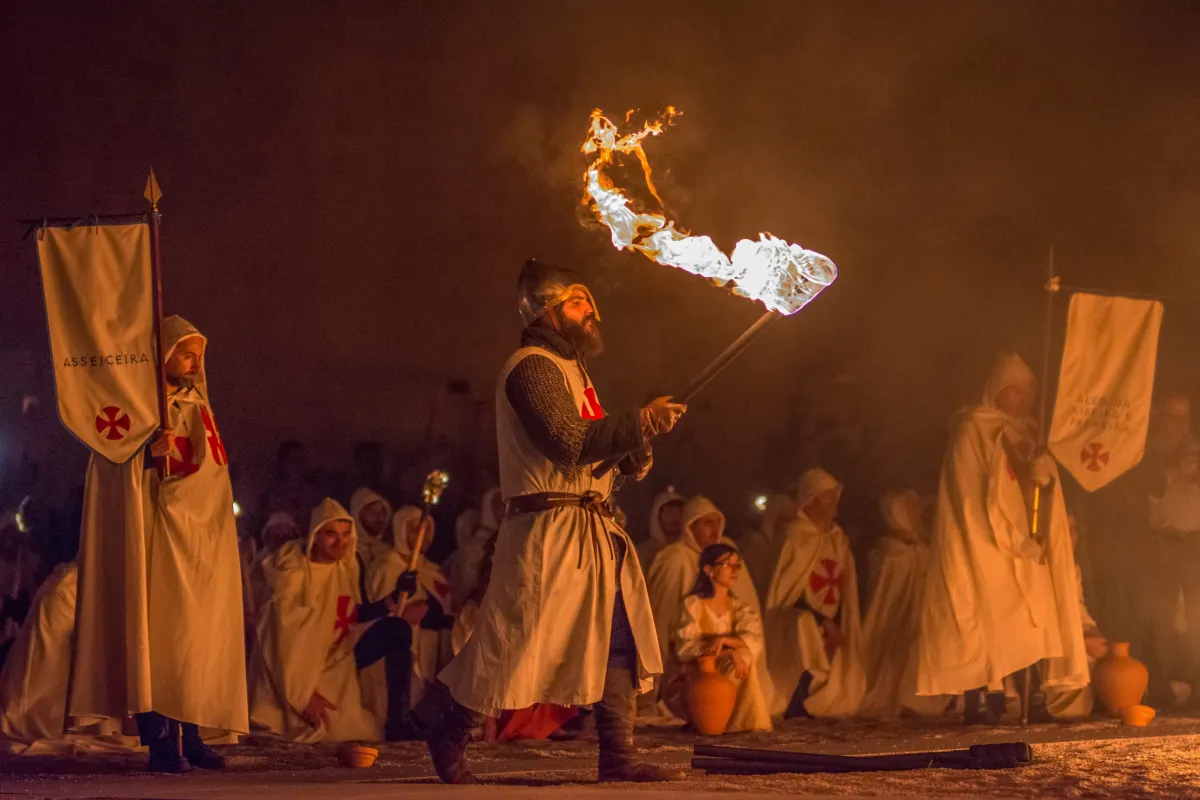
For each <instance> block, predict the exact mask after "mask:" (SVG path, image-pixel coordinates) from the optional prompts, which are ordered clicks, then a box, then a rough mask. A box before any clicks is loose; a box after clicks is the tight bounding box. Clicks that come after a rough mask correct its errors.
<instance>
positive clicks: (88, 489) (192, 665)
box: [68, 317, 249, 738]
mask: <svg viewBox="0 0 1200 800" xmlns="http://www.w3.org/2000/svg"><path fill="white" fill-rule="evenodd" d="M163 334H164V337H165V340H166V346H167V351H166V353H165V354H164V358H169V357H170V355H171V352H172V351H173V350H174V348H175V345H176V344H177V343H178V342H179V341H181V340H182V339H185V338H191V337H195V336H199V335H200V334H199V333H198V332H197V331H196V329H195V328H194V327H192V326H191V325H190V324H188V323H187V322H185V321H183V320H181V319H180V318H178V317H168V318H166V319H165V320H163ZM205 358H207V353H205ZM168 414H169V417H168V419H169V422H170V428H171V430H172V431H173V432H174V433H175V436H176V440H175V447H174V450H173V451H172V453H171V455H170V457H169V458H168V459H166V460H165V461H166V464H156V463H155V461H157V460H154V459H150V458H149V457H148V452H149V451H148V450H143V451H141V452H139V453H137V454H136V455H134V456H133V457H132V458H131V459H130V460H129V461H127V462H125V463H124V464H114V463H113V462H111V461H109V460H107V459H106V458H104V457H103V456H98V455H95V454H93V455H92V458H91V461H90V462H89V463H88V472H87V481H86V484H85V487H84V504H83V527H82V531H81V539H80V548H79V596H78V602H79V610H78V626H77V648H76V657H75V663H74V664H73V665H72V670H71V674H72V679H71V684H70V685H71V694H70V698H69V699H68V706H69V712H70V715H71V717H72V718H73V722H72V727H73V728H74V727H78V726H87V725H91V724H93V723H95V722H97V721H99V720H102V719H115V720H118V721H120V720H123V719H124V718H125V717H127V716H129V715H131V714H137V713H141V712H145V711H157V712H158V713H160V714H163V715H164V716H167V717H170V718H171V719H176V720H180V721H182V722H190V723H194V724H196V725H199V726H200V727H201V728H202V729H205V730H204V731H203V734H204V735H205V738H211V737H213V736H224V735H226V734H229V733H247V732H248V731H249V724H248V720H247V714H246V710H247V702H246V661H245V655H244V654H245V643H244V639H243V631H244V630H245V628H244V626H243V606H242V580H241V563H240V560H239V554H238V541H237V526H236V521H235V519H234V516H233V489H232V487H231V485H230V483H229V466H228V457H227V455H226V452H225V446H224V444H223V443H222V442H221V436H220V433H219V432H218V430H217V426H216V423H215V421H214V417H213V414H212V409H211V408H210V407H209V404H208V387H207V382H206V381H205V379H204V372H203V370H201V372H200V374H199V376H198V380H197V381H196V383H195V386H194V387H193V388H190V389H184V390H182V391H180V392H178V393H176V394H174V395H172V396H171V397H170V399H169V400H168ZM164 467H166V469H165V470H164V469H163V468H164Z"/></svg>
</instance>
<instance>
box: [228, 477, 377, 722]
mask: <svg viewBox="0 0 1200 800" xmlns="http://www.w3.org/2000/svg"><path fill="white" fill-rule="evenodd" d="M335 520H346V521H348V522H350V523H351V525H354V520H353V517H351V516H350V514H349V513H348V512H347V511H346V510H345V509H344V508H342V506H341V505H340V504H338V503H337V502H335V501H333V500H329V499H326V500H325V501H324V502H322V503H321V504H320V505H319V506H317V508H316V509H314V510H313V518H312V526H311V527H310V528H309V532H308V537H307V539H306V540H305V541H303V542H301V541H299V540H293V541H290V542H288V543H287V544H285V545H284V546H283V547H281V548H280V549H279V552H277V553H273V554H271V555H269V556H268V557H267V558H266V559H265V560H264V561H263V562H262V567H263V573H264V575H265V576H266V580H267V585H268V586H269V587H270V591H269V594H268V596H267V600H266V603H265V604H264V605H263V608H262V612H261V613H260V615H259V621H258V631H257V646H256V647H255V650H254V656H253V658H252V659H251V664H250V672H251V686H252V687H253V700H254V706H253V708H252V709H251V711H250V719H251V721H252V722H253V723H254V727H255V728H264V729H266V730H268V731H270V732H271V733H274V734H277V735H279V736H282V737H283V738H285V739H288V740H290V741H293V742H320V741H331V742H345V741H373V740H375V738H376V732H377V726H376V722H375V718H374V716H372V715H371V713H370V712H369V711H368V710H367V709H366V708H365V707H364V706H363V703H362V691H361V689H360V688H359V683H358V669H357V666H356V665H355V662H354V643H355V641H356V640H357V634H358V633H359V632H360V627H361V626H358V625H357V622H358V605H359V600H360V597H359V593H358V561H357V559H355V557H354V556H355V545H356V544H357V541H355V542H354V543H353V544H352V545H351V547H350V548H349V549H347V551H346V555H345V556H344V557H343V558H342V559H341V560H340V561H338V562H337V563H334V564H319V563H317V562H315V561H313V560H312V559H311V558H309V553H310V552H311V551H312V546H313V540H314V538H315V536H316V533H317V531H318V530H320V529H321V527H322V526H324V525H326V524H327V523H329V522H332V521H335ZM354 527H355V529H357V525H354ZM355 539H356V540H357V535H356V536H355ZM314 692H318V693H320V695H321V696H322V697H324V698H325V699H326V700H328V701H330V702H331V703H333V705H335V706H337V708H336V710H334V709H331V710H330V711H329V712H328V715H329V724H328V725H326V724H325V723H324V722H321V723H320V724H318V725H317V727H315V728H314V727H312V726H311V725H309V724H308V723H307V722H305V721H304V718H303V717H302V716H301V712H303V710H304V708H305V707H306V706H307V705H308V702H309V700H311V699H312V696H313V693H314Z"/></svg>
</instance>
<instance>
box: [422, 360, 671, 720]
mask: <svg viewBox="0 0 1200 800" xmlns="http://www.w3.org/2000/svg"><path fill="white" fill-rule="evenodd" d="M531 355H537V356H542V357H545V358H548V359H550V360H551V361H552V362H554V364H555V365H556V366H557V367H558V368H559V369H560V370H561V371H562V377H563V383H564V385H565V386H566V387H567V388H568V389H569V390H570V392H571V395H572V396H573V398H574V400H575V404H576V406H577V407H578V408H579V409H580V416H583V415H584V410H585V409H586V410H588V412H589V413H591V414H596V413H601V414H602V413H603V411H602V409H601V408H600V402H599V398H597V397H596V394H595V389H594V387H592V385H591V383H590V381H589V380H588V378H587V376H586V374H585V373H584V371H583V369H582V368H581V367H580V366H579V364H578V363H577V362H575V361H569V360H567V359H563V358H559V357H558V356H557V355H555V354H554V353H551V352H550V351H548V350H545V349H543V348H540V347H524V348H521V349H520V350H517V351H516V352H515V353H514V354H513V355H512V357H511V358H509V360H508V362H507V363H506V364H505V366H504V369H503V370H501V373H500V379H499V381H498V382H497V386H496V435H497V440H498V442H497V443H498V450H499V454H500V488H501V491H502V492H503V494H504V497H506V498H511V497H516V496H519V495H524V494H532V493H537V492H570V493H573V494H583V493H585V492H592V491H594V492H598V493H599V494H600V496H601V497H604V498H607V497H608V496H609V494H610V493H611V491H612V482H613V475H612V473H609V474H608V475H606V476H605V477H604V478H601V479H595V478H593V477H592V474H591V468H590V467H587V466H585V467H583V469H582V470H580V472H579V473H578V474H577V475H573V476H568V475H567V474H565V473H563V472H561V471H560V470H559V469H558V468H557V467H555V466H554V464H553V463H551V462H550V460H549V459H547V458H546V457H545V456H544V455H542V453H541V451H540V450H538V449H537V447H536V446H535V445H534V444H533V442H532V441H531V440H530V438H529V436H528V434H527V433H526V432H525V429H524V427H523V426H522V424H521V421H520V419H519V418H518V417H517V414H516V411H515V410H514V409H513V407H512V405H511V404H510V403H509V402H508V397H507V395H506V393H505V388H504V384H505V381H506V380H507V378H508V374H509V372H510V371H511V370H512V368H513V367H514V366H515V365H516V364H517V362H518V361H520V360H521V359H523V358H525V357H527V356H531ZM615 537H620V538H621V539H623V540H624V542H625V561H624V566H623V568H622V570H621V591H622V594H623V595H624V598H625V608H626V610H627V611H628V613H629V623H630V627H631V628H632V630H633V636H634V642H635V645H636V647H637V655H638V668H637V677H638V686H639V689H638V690H639V691H640V692H648V691H650V690H651V689H652V688H653V686H654V676H655V675H658V674H660V673H661V672H662V662H661V660H660V658H659V653H658V641H657V639H656V637H655V632H654V619H653V617H652V616H651V613H650V601H649V598H648V597H647V595H646V583H645V579H644V578H643V577H642V568H641V564H640V563H639V562H638V557H637V551H636V550H635V549H634V547H633V544H632V542H631V541H630V539H629V535H628V534H626V533H625V531H623V530H622V529H621V528H620V527H619V526H617V524H616V523H615V522H614V521H612V520H609V519H603V518H600V517H598V516H597V515H593V514H590V513H588V512H586V511H584V510H583V509H582V508H577V507H576V508H571V507H567V508H557V509H554V510H552V511H544V512H539V513H536V514H521V515H517V516H513V517H508V518H506V519H505V520H504V522H503V523H501V525H500V534H499V536H498V538H497V541H496V553H495V556H494V558H493V562H492V580H491V582H490V583H489V585H488V589H487V593H486V594H485V595H484V598H483V603H482V604H481V606H480V609H479V617H478V621H477V623H476V628H475V632H474V634H473V635H472V636H471V638H470V639H469V640H468V641H467V643H466V646H465V647H464V648H463V650H462V651H461V652H460V653H459V654H458V655H457V656H456V657H455V658H454V660H453V661H451V662H450V664H449V666H447V667H446V669H445V670H443V671H442V673H441V675H440V678H441V680H442V681H443V682H444V683H445V684H446V685H447V686H448V687H449V688H450V691H451V694H452V695H453V696H454V699H455V700H457V701H458V702H460V703H462V704H463V705H464V706H466V707H468V708H470V709H473V710H475V711H478V712H480V713H482V714H484V715H486V716H496V715H497V714H499V712H500V711H503V710H516V709H522V708H528V707H529V706H531V705H533V704H535V703H552V704H555V705H560V706H573V705H588V704H591V703H596V702H598V701H599V700H600V698H601V697H602V696H603V694H604V678H605V675H606V674H607V672H608V651H609V639H610V637H611V635H612V613H613V604H614V603H615V601H616V595H617V563H616V559H615V557H614V550H613V547H612V539H613V538H615Z"/></svg>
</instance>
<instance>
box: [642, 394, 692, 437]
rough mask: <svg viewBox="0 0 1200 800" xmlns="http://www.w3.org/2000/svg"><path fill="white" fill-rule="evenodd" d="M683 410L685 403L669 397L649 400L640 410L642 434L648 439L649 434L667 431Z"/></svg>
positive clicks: (654, 434) (656, 434)
mask: <svg viewBox="0 0 1200 800" xmlns="http://www.w3.org/2000/svg"><path fill="white" fill-rule="evenodd" d="M685 411H687V406H686V405H684V404H683V403H674V402H671V398H670V397H660V398H658V399H657V400H653V401H651V403H650V405H648V406H646V407H645V408H643V409H642V411H641V415H640V416H641V422H642V435H643V436H644V437H645V438H647V439H649V438H650V437H651V436H659V435H661V434H664V433H669V432H670V431H671V429H672V428H674V427H675V423H676V422H678V421H679V418H680V417H682V416H683V414H684V412H685Z"/></svg>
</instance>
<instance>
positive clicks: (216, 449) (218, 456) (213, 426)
mask: <svg viewBox="0 0 1200 800" xmlns="http://www.w3.org/2000/svg"><path fill="white" fill-rule="evenodd" d="M200 421H201V422H203V423H204V431H205V434H206V435H207V437H208V449H209V452H211V453H212V456H213V461H216V462H217V466H219V467H223V466H225V465H226V464H228V463H229V454H228V453H227V452H225V444H224V443H223V442H222V441H221V432H220V431H218V430H217V423H216V421H215V420H214V419H213V418H212V414H210V413H209V411H208V409H207V408H205V407H204V406H200Z"/></svg>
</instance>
